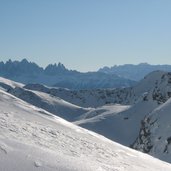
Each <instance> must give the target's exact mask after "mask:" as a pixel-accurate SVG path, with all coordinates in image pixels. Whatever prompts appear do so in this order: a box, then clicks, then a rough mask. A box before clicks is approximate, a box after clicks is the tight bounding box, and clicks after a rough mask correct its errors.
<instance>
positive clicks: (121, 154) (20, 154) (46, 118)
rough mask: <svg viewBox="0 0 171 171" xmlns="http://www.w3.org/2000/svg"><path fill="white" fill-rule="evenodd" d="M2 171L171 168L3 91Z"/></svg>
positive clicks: (162, 170)
mask: <svg viewBox="0 0 171 171" xmlns="http://www.w3.org/2000/svg"><path fill="white" fill-rule="evenodd" d="M0 170H2V171H23V170H24V171H34V170H40V171H56V170H60V171H67V170H68V171H91V170H92V171H95V170H97V171H102V170H107V171H110V170H111V171H169V170H171V165H170V164H167V163H165V162H162V161H160V160H158V159H155V158H153V157H151V156H148V155H146V154H143V153H141V152H137V151H134V150H132V149H129V148H126V147H124V146H122V145H119V144H117V143H114V142H112V141H110V140H108V139H106V138H104V137H102V136H100V135H98V134H96V133H93V132H91V131H87V130H85V129H83V128H80V127H77V126H75V125H73V124H71V123H69V122H67V121H65V120H63V119H61V118H59V117H56V116H54V115H52V114H50V113H48V112H46V111H45V110H42V109H40V108H36V107H34V106H31V105H30V104H28V103H25V102H24V101H22V100H20V99H18V98H16V97H14V96H12V95H10V94H8V93H6V92H4V91H2V90H0Z"/></svg>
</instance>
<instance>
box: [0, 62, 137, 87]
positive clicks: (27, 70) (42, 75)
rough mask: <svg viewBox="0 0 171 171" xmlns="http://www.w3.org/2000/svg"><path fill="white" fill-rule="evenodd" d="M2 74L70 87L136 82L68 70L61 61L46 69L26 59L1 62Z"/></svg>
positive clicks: (112, 75) (111, 76) (114, 76)
mask: <svg viewBox="0 0 171 171" xmlns="http://www.w3.org/2000/svg"><path fill="white" fill-rule="evenodd" d="M0 76H2V77H5V78H8V79H11V80H14V81H18V82H21V83H24V84H28V83H39V84H44V85H47V86H55V87H63V88H68V89H98V88H100V89H101V88H117V87H129V86H131V85H134V84H135V83H136V82H135V81H132V80H130V79H126V78H122V77H120V76H118V75H116V74H107V73H102V72H87V73H81V72H78V71H75V70H68V69H67V68H65V66H64V65H63V64H61V63H58V64H49V65H48V66H47V67H46V68H45V69H44V68H42V67H39V66H38V65H37V64H35V63H33V62H28V61H27V60H26V59H23V60H22V61H11V60H8V61H7V62H6V63H4V62H0Z"/></svg>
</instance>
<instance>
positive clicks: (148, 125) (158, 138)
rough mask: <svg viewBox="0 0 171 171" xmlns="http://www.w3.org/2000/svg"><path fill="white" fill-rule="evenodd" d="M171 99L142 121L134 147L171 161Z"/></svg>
mask: <svg viewBox="0 0 171 171" xmlns="http://www.w3.org/2000/svg"><path fill="white" fill-rule="evenodd" d="M170 112H171V99H169V100H168V101H167V102H166V103H164V104H162V105H160V106H159V107H158V108H156V109H155V110H154V111H153V112H152V113H150V114H149V115H148V116H146V118H145V119H144V120H143V122H142V127H141V131H140V134H139V137H138V138H137V140H136V142H135V143H134V146H133V147H134V148H135V149H138V150H140V151H143V152H146V153H149V154H150V155H152V156H155V157H157V158H160V159H162V160H165V161H168V162H171V113H170Z"/></svg>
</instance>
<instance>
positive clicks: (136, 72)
mask: <svg viewBox="0 0 171 171" xmlns="http://www.w3.org/2000/svg"><path fill="white" fill-rule="evenodd" d="M156 70H161V71H171V65H150V64H148V63H140V64H138V65H133V64H125V65H114V66H112V67H107V66H105V67H103V68H100V69H99V72H103V73H108V74H116V75H118V76H120V77H123V78H127V79H131V80H135V81H139V80H141V79H143V78H144V76H145V75H147V74H149V73H150V72H152V71H156Z"/></svg>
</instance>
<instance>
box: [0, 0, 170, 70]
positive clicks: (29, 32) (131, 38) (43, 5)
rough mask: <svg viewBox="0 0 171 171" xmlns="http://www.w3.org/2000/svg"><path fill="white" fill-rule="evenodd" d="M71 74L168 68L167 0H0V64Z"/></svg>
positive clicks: (168, 11) (168, 30)
mask: <svg viewBox="0 0 171 171" xmlns="http://www.w3.org/2000/svg"><path fill="white" fill-rule="evenodd" d="M9 58H11V59H12V60H21V59H22V58H27V59H28V60H29V61H34V62H36V63H38V64H39V65H41V66H46V65H47V64H49V63H55V62H56V63H58V62H62V63H64V64H65V65H66V67H68V68H70V69H77V70H80V71H89V70H91V71H92V70H97V69H98V68H99V67H102V66H105V65H107V66H112V65H115V64H125V63H132V64H137V63H140V62H148V63H151V64H171V1H170V0H0V60H3V61H6V60H8V59H9Z"/></svg>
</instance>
